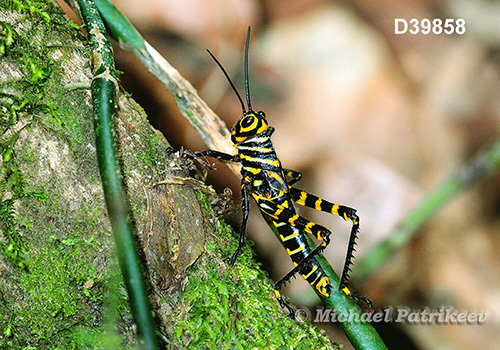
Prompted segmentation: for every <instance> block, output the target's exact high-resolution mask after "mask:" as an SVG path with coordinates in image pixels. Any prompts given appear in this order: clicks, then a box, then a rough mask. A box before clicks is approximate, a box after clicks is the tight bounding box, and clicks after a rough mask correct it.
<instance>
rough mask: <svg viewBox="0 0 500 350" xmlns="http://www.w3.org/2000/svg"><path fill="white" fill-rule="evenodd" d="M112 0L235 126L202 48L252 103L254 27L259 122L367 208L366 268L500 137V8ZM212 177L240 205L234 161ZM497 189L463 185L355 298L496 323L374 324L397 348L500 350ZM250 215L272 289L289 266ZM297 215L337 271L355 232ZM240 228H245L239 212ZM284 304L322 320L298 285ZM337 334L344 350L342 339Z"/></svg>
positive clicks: (193, 140) (124, 62) (155, 105)
mask: <svg viewBox="0 0 500 350" xmlns="http://www.w3.org/2000/svg"><path fill="white" fill-rule="evenodd" d="M113 2H114V4H115V5H116V6H117V7H118V8H119V9H120V11H122V12H123V13H124V14H125V15H126V16H127V17H128V18H129V19H130V20H131V22H132V23H133V24H134V25H135V26H136V27H137V28H138V29H139V31H140V32H141V34H142V35H143V36H144V37H145V38H146V39H147V40H148V41H149V42H150V43H151V44H152V45H153V46H154V47H155V48H157V49H158V50H159V51H160V52H161V53H162V54H163V55H164V56H165V57H166V58H167V60H169V62H170V63H171V64H172V65H173V66H174V67H176V68H177V69H178V70H179V71H180V72H181V74H183V76H184V77H186V78H187V79H188V80H189V81H190V82H191V83H192V84H193V85H194V86H195V87H196V88H197V90H198V91H199V92H200V95H201V97H202V98H203V99H205V101H207V103H208V104H209V105H210V106H211V107H212V108H213V109H214V110H215V112H216V113H217V114H218V115H219V116H220V117H221V118H223V119H224V121H225V122H226V123H227V126H228V127H229V128H231V127H232V125H233V124H234V123H235V121H236V120H237V119H238V118H239V116H240V114H241V110H240V105H239V103H238V100H237V99H236V97H235V96H234V94H233V92H232V91H231V90H230V87H229V85H228V84H227V82H226V80H225V78H224V76H223V75H222V74H221V72H220V71H219V69H218V68H217V66H216V65H215V63H214V62H213V61H212V60H211V59H210V57H209V55H208V54H207V53H206V51H205V49H206V48H209V49H210V50H211V51H212V52H214V54H215V55H216V56H217V57H218V59H219V60H220V61H221V62H222V63H223V65H224V66H225V68H226V69H227V71H228V72H229V74H230V75H231V76H232V77H233V79H234V81H235V83H236V85H237V86H238V88H239V89H240V91H243V53H244V42H245V34H246V28H247V26H248V25H251V26H252V38H251V45H250V68H249V69H250V88H251V96H252V106H253V107H254V109H256V110H263V111H265V112H266V115H267V117H268V120H269V123H270V124H271V125H272V126H274V127H275V128H276V132H275V134H274V135H273V141H274V145H275V147H276V149H277V151H278V155H279V156H280V158H281V160H282V163H283V165H284V166H285V167H287V168H291V169H294V170H298V171H301V172H302V173H303V175H304V177H303V179H304V180H302V182H301V183H299V186H298V187H300V188H303V189H305V190H308V191H309V192H312V193H315V194H318V195H320V196H322V197H324V198H326V199H330V200H332V201H335V202H337V203H343V204H346V205H349V206H352V207H354V208H356V209H358V214H359V215H360V218H361V234H360V238H359V246H358V252H357V257H358V259H359V258H361V257H362V256H364V255H365V254H366V253H367V252H368V251H370V249H371V248H372V247H373V246H374V245H375V244H376V243H377V242H380V241H381V240H383V239H384V238H386V237H387V236H388V235H390V234H391V232H392V231H393V230H394V228H395V226H396V225H397V223H398V222H400V221H401V220H402V219H403V218H404V217H405V215H406V214H407V213H408V211H409V210H410V209H411V208H412V207H413V206H414V205H416V204H417V203H418V201H419V200H420V199H421V198H423V196H425V194H426V193H428V192H429V191H430V190H431V189H432V188H434V187H435V186H436V185H437V184H438V183H440V182H441V181H442V180H444V179H445V178H446V177H447V176H449V175H450V174H451V173H452V172H453V171H455V170H456V169H458V168H460V167H462V166H464V165H466V164H468V162H470V161H471V159H472V158H473V156H474V155H475V154H476V153H477V152H479V151H480V150H481V149H483V148H485V147H487V146H488V145H489V144H490V143H491V142H492V141H494V140H495V139H497V138H498V125H499V123H500V117H499V116H500V113H499V112H500V99H499V97H498V96H500V29H499V27H498V24H499V23H500V5H499V4H498V3H496V2H492V1H486V0H482V1H470V0H457V1H444V0H441V1H428V0H421V1H399V2H395V1H387V0H383V1H377V2H372V1H359V0H354V1H349V2H348V1H339V2H333V1H326V0H300V1H299V0H293V1H280V0H260V1H256V0H218V1H215V0H187V1H177V0H145V1H141V3H140V5H138V3H137V2H136V1H131V0H114V1H113ZM62 5H63V6H64V4H62ZM395 18H404V19H406V20H409V19H411V18H418V19H423V18H428V19H431V20H432V19H434V18H441V19H446V18H454V19H457V18H463V19H465V22H466V29H467V31H466V33H465V34H464V35H457V34H453V35H445V34H441V35H434V34H428V35H423V34H418V35H411V34H408V33H407V34H404V35H395V34H394V19H395ZM115 54H116V59H117V68H118V69H120V70H122V71H123V72H125V74H122V75H121V76H120V80H121V83H122V85H123V86H124V87H125V89H126V90H127V91H128V92H130V93H132V97H133V98H134V99H135V100H136V101H137V102H139V103H140V104H141V106H142V107H143V108H144V109H145V110H146V112H147V114H148V116H149V118H150V120H151V123H152V124H153V125H154V126H155V127H156V128H158V129H159V130H161V131H162V132H163V133H164V134H165V136H166V137H167V139H168V140H169V142H170V143H171V144H172V145H173V146H174V147H176V148H180V147H184V148H189V149H193V150H203V149H205V148H206V147H205V146H204V144H203V143H202V141H201V139H200V137H199V136H198V135H197V134H196V133H195V131H194V130H193V129H192V127H191V126H190V125H189V124H188V122H187V121H186V120H185V119H184V118H183V117H182V116H181V114H180V113H179V111H178V110H177V107H176V105H175V102H174V100H173V98H172V97H171V96H170V95H168V94H167V93H166V92H165V90H164V89H163V87H162V86H161V85H160V83H159V82H158V81H157V80H156V79H154V78H153V77H152V76H151V75H150V74H149V73H148V72H147V71H146V69H145V68H144V67H143V66H142V65H141V64H139V63H138V61H137V60H136V59H135V57H133V56H132V55H131V54H129V53H127V52H124V51H122V50H120V49H118V48H116V52H115ZM208 181H209V182H210V183H212V184H213V185H214V187H215V188H216V189H217V190H218V191H222V190H223V189H224V188H225V187H230V188H231V189H232V190H233V193H234V197H235V200H236V201H237V203H239V196H240V193H239V181H238V179H237V178H236V177H235V176H234V175H233V174H232V173H231V172H230V171H229V170H228V169H226V168H225V166H224V165H222V164H219V163H218V164H217V171H215V172H211V173H210V174H209V179H208ZM499 189H500V176H498V175H496V176H492V177H489V178H488V179H485V180H484V181H482V182H480V183H479V184H475V185H473V186H471V187H470V188H468V189H467V190H466V191H464V192H463V193H461V194H460V195H459V196H457V197H456V198H454V199H453V200H452V201H450V202H449V204H448V205H447V206H446V207H445V208H444V209H443V210H441V211H439V213H437V215H436V216H435V217H434V218H433V219H432V220H430V221H429V222H428V223H427V224H426V225H425V227H424V229H422V230H420V231H419V234H418V235H417V236H416V237H415V238H414V239H413V240H412V241H411V243H410V244H409V245H408V246H406V247H405V248H404V249H401V250H400V251H399V252H398V253H397V254H396V255H395V256H393V257H392V258H391V259H390V261H388V262H387V263H386V264H384V265H383V266H382V267H381V268H379V269H378V270H377V272H376V273H374V274H373V275H371V276H369V278H366V279H364V280H362V281H358V283H357V285H356V286H355V287H354V289H355V290H357V291H358V292H360V293H361V294H363V295H366V296H369V297H370V298H371V300H372V301H373V302H374V304H375V309H378V308H383V307H387V306H394V307H398V306H408V307H410V308H414V309H419V310H423V309H424V308H426V307H427V308H430V309H439V308H440V307H442V306H453V307H455V308H456V309H459V310H469V311H482V310H486V311H488V312H489V318H488V321H487V322H486V323H485V324H483V325H461V326H460V325H436V324H431V325H418V326H417V325H404V324H391V325H386V326H384V325H377V326H378V328H379V329H380V331H381V333H383V335H385V338H386V341H387V343H388V345H389V347H391V345H390V344H393V343H392V341H394V342H396V343H397V342H398V341H401V342H404V343H400V344H405V348H407V349H410V348H412V347H413V348H415V349H448V348H449V349H469V348H482V349H494V348H497V346H498V345H497V344H498V341H499V340H500V336H499V333H500V332H499V331H500V323H499V320H500V311H499V310H500V279H499V277H498V276H499V275H500V259H499V251H500V249H499V248H500V238H499V235H498V231H499V229H498V225H499V220H498V214H499V213H500V191H499ZM254 209H257V208H254ZM252 212H253V213H252V217H251V221H250V230H249V238H250V239H251V240H253V241H254V242H255V247H254V248H255V251H256V252H257V254H258V256H257V258H258V259H259V260H260V261H261V262H262V263H263V266H264V268H266V269H267V270H268V271H269V273H270V275H271V277H272V278H273V279H275V280H277V279H279V278H280V277H281V276H282V275H283V274H285V273H286V272H288V271H289V270H290V269H291V267H292V266H293V265H292V263H291V261H290V259H289V257H288V256H287V254H286V252H285V251H284V250H283V249H282V247H281V245H280V243H279V242H278V241H277V240H276V239H275V238H274V237H273V234H272V232H271V231H270V229H269V228H268V227H266V224H265V222H264V221H263V220H262V218H261V217H260V215H259V214H258V210H253V211H252ZM303 214H304V215H306V217H308V218H310V219H312V220H314V221H316V222H318V223H321V224H322V225H325V226H327V227H329V228H331V229H332V230H333V232H334V237H333V240H332V244H331V246H330V247H329V248H328V250H327V251H326V254H325V255H326V257H327V259H328V260H329V261H330V262H332V264H333V266H334V267H336V269H337V271H340V269H341V264H342V261H343V259H344V257H345V249H346V245H347V239H348V232H349V225H348V224H346V223H344V222H343V221H342V220H339V219H338V218H336V217H333V216H332V217H329V216H328V215H326V214H321V213H316V212H314V211H309V210H305V211H304V212H303ZM232 219H233V222H234V223H236V224H237V223H238V222H239V220H240V212H239V211H238V210H235V211H234V213H233V215H232ZM355 271H356V263H355V265H354V272H355ZM284 293H285V295H287V296H290V297H291V299H292V300H293V302H294V303H295V304H296V305H298V306H299V307H300V306H303V307H308V308H309V309H310V310H314V309H315V304H316V302H317V300H316V299H315V296H314V294H313V292H312V290H310V288H309V286H308V285H307V283H306V282H305V281H303V280H302V279H297V280H295V281H294V282H293V283H292V284H291V285H289V286H288V287H287V289H286V290H285V291H284ZM313 319H314V313H313ZM318 326H319V327H325V328H329V327H332V326H331V325H329V324H326V323H319V324H318ZM330 331H331V333H332V334H333V336H332V337H333V339H336V340H337V341H340V340H341V335H340V334H336V332H337V331H336V329H335V328H334V327H333V328H331V329H330ZM400 339H401V340H400ZM344 343H348V342H347V341H345V342H344ZM347 346H348V345H347Z"/></svg>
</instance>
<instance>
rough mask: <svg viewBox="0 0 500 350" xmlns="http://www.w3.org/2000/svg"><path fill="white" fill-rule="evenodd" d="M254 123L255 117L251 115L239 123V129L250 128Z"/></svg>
mask: <svg viewBox="0 0 500 350" xmlns="http://www.w3.org/2000/svg"><path fill="white" fill-rule="evenodd" d="M254 122H255V117H254V116H253V115H251V116H248V117H246V118H244V119H243V120H242V121H241V127H243V128H248V127H250V126H252V124H253V123H254Z"/></svg>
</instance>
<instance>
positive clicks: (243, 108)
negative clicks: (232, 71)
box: [207, 49, 247, 115]
mask: <svg viewBox="0 0 500 350" xmlns="http://www.w3.org/2000/svg"><path fill="white" fill-rule="evenodd" d="M207 51H208V53H209V54H210V56H212V58H213V59H214V61H215V63H217V65H218V66H219V68H220V69H221V70H222V73H224V76H225V77H226V79H227V81H228V82H229V84H230V85H231V87H232V88H233V91H234V93H235V94H236V96H237V97H238V100H240V103H241V109H242V110H243V114H244V115H245V114H246V113H247V111H246V109H245V104H244V103H243V100H242V98H241V96H240V94H239V93H238V90H236V87H235V86H234V84H233V82H232V81H231V78H230V77H229V74H227V72H226V70H225V69H224V67H223V66H222V64H221V63H220V62H219V61H218V60H217V58H215V56H214V55H213V54H212V53H211V52H210V50H209V49H207Z"/></svg>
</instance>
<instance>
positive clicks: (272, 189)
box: [197, 27, 371, 317]
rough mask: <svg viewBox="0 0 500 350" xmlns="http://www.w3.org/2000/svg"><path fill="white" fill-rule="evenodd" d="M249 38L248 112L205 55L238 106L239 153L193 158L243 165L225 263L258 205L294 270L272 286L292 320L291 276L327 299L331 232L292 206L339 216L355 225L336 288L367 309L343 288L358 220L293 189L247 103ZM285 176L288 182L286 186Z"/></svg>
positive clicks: (259, 115) (260, 115)
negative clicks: (234, 232) (235, 229)
mask: <svg viewBox="0 0 500 350" xmlns="http://www.w3.org/2000/svg"><path fill="white" fill-rule="evenodd" d="M249 39H250V27H249V28H248V34H247V40H246V45H245V91H246V100H247V106H248V109H247V108H245V104H244V103H243V100H242V98H241V96H240V95H239V93H238V91H237V90H236V87H235V86H234V84H233V82H232V81H231V79H230V77H229V75H228V74H227V72H226V71H225V70H224V68H223V67H222V65H221V64H220V63H219V61H218V60H217V59H216V58H215V57H214V55H212V53H211V52H210V51H208V50H207V51H208V53H209V54H210V56H212V58H213V59H214V61H215V62H216V63H217V65H218V66H219V67H220V69H221V70H222V72H223V73H224V75H225V76H226V78H227V80H228V81H229V84H230V85H231V87H232V89H233V90H234V92H235V93H236V96H237V97H238V99H239V101H240V103H241V107H242V110H243V116H242V117H241V118H240V119H239V120H238V121H237V122H236V124H235V125H234V127H233V129H232V131H231V140H232V142H233V143H234V145H235V147H236V149H237V150H238V152H237V154H235V155H231V154H227V153H222V152H219V151H214V150H206V151H203V152H200V153H197V155H198V156H208V157H213V158H217V159H220V160H222V161H227V162H237V163H241V165H242V168H241V176H242V179H241V190H242V210H243V220H242V224H241V230H240V239H239V245H238V248H237V249H236V251H235V252H234V254H233V255H232V256H231V257H230V258H229V263H230V264H231V265H232V264H234V263H235V262H236V259H237V258H238V255H239V254H240V253H241V251H242V250H243V247H244V243H245V231H246V225H247V221H248V213H249V210H250V208H249V205H248V204H249V198H250V196H251V197H252V198H253V199H254V200H255V202H256V203H257V204H258V206H259V209H260V211H261V213H262V215H264V216H267V217H268V218H271V221H272V223H273V225H274V226H275V228H276V230H277V231H278V233H279V235H280V238H281V241H282V244H283V246H284V247H285V249H286V250H287V252H288V254H289V255H290V257H291V259H292V261H293V263H294V265H295V267H294V268H293V269H292V270H291V271H290V272H289V273H288V274H286V275H285V276H284V277H283V278H281V279H280V280H279V281H278V282H277V283H276V284H275V286H274V290H275V294H276V298H277V299H278V301H279V303H280V305H281V306H282V307H286V308H287V309H288V311H289V313H290V316H291V317H293V315H294V312H293V310H292V308H291V307H290V306H289V305H288V304H287V303H285V301H284V300H283V298H282V296H281V293H280V292H279V290H280V289H281V287H282V286H284V285H285V284H286V283H287V282H288V281H289V280H290V279H291V278H292V277H293V276H295V274H297V273H300V274H301V275H302V276H303V277H304V278H305V279H306V280H307V281H308V282H309V284H310V285H311V286H312V287H313V288H314V289H315V290H316V292H317V293H319V294H320V295H323V296H325V297H328V296H329V295H330V291H331V285H330V281H329V278H328V276H327V275H326V273H325V272H324V271H323V269H322V268H321V267H320V265H319V264H318V262H317V261H316V259H315V258H314V257H315V256H316V255H317V254H318V253H320V252H321V251H323V250H324V249H325V248H326V246H327V245H328V244H329V243H330V239H329V237H330V235H331V231H330V230H328V229H327V228H326V227H323V226H321V225H318V224H315V223H313V222H311V221H309V220H307V219H305V218H303V217H302V216H300V215H298V214H297V212H296V210H295V208H294V206H293V202H295V203H296V204H298V205H302V206H306V207H310V208H313V209H316V210H320V211H324V212H328V213H331V214H334V215H338V216H340V217H342V218H343V219H344V220H350V221H352V223H353V226H352V230H351V235H350V239H349V245H348V249H347V256H346V259H345V264H344V269H343V271H342V276H341V278H340V284H339V289H340V290H341V291H342V292H344V293H345V294H346V295H347V296H350V297H352V298H353V299H355V300H358V299H362V300H364V301H365V303H366V304H367V306H368V307H371V302H370V301H369V300H368V299H366V298H361V297H357V296H356V295H354V294H353V293H352V292H351V291H350V290H349V289H348V288H347V280H348V279H349V272H350V266H351V264H352V260H353V258H354V256H353V252H354V250H355V249H354V246H355V244H356V238H357V232H358V230H359V218H358V216H357V215H356V210H354V209H352V208H349V207H345V206H342V205H338V204H334V203H331V202H328V201H326V200H324V199H322V198H320V197H317V196H314V195H312V194H309V193H307V192H304V191H301V190H298V189H296V188H294V187H291V186H292V185H293V184H295V183H296V182H298V181H299V180H300V179H301V177H302V174H301V173H300V172H297V171H293V170H289V169H284V168H283V167H282V166H281V162H280V161H279V158H278V156H277V155H276V151H275V149H274V146H273V144H272V142H271V135H272V133H273V132H274V128H273V127H271V126H269V124H268V123H267V119H266V115H265V114H264V112H255V111H253V109H252V106H251V103H250V92H249V84H248V45H249ZM287 177H289V178H291V179H290V180H289V181H288V182H287ZM306 233H309V234H311V235H313V236H315V237H316V238H317V239H318V240H320V241H321V244H319V245H318V246H317V247H315V248H314V249H311V248H310V247H309V245H308V244H307V241H306V239H305V234H306Z"/></svg>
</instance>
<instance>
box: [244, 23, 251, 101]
mask: <svg viewBox="0 0 500 350" xmlns="http://www.w3.org/2000/svg"><path fill="white" fill-rule="evenodd" d="M249 43H250V26H248V32H247V42H246V44H245V94H246V96H247V106H248V111H251V110H252V104H251V103H250V88H249V86H248V85H249V84H248V46H249Z"/></svg>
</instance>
